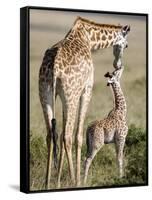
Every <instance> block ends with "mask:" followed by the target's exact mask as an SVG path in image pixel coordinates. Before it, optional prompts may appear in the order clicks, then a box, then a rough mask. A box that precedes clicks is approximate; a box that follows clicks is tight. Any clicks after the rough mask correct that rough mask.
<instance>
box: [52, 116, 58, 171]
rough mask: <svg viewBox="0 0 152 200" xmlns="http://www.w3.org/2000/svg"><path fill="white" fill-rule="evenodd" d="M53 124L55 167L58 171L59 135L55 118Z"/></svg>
mask: <svg viewBox="0 0 152 200" xmlns="http://www.w3.org/2000/svg"><path fill="white" fill-rule="evenodd" d="M51 122H52V139H53V158H54V167H55V168H56V169H57V165H58V159H57V154H58V145H57V140H58V134H57V131H56V119H55V118H53V119H52V121H51Z"/></svg>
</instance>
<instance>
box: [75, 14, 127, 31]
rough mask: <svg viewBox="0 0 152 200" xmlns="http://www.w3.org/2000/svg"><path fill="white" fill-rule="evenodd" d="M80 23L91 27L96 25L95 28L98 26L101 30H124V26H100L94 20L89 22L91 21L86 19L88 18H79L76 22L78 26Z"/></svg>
mask: <svg viewBox="0 0 152 200" xmlns="http://www.w3.org/2000/svg"><path fill="white" fill-rule="evenodd" d="M78 21H81V22H83V23H85V24H90V25H94V26H97V27H99V28H108V29H122V27H123V26H122V25H120V24H119V25H114V24H100V23H96V22H94V21H92V20H89V19H86V18H82V17H80V16H78V17H77V18H76V20H75V23H74V24H76V23H77V22H78Z"/></svg>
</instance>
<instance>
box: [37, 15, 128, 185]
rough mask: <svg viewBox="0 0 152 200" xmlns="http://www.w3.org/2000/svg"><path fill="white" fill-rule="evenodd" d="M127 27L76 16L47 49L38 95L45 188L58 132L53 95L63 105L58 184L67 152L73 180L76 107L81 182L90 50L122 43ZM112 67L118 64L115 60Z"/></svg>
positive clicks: (91, 71)
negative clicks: (44, 144) (44, 140)
mask: <svg viewBox="0 0 152 200" xmlns="http://www.w3.org/2000/svg"><path fill="white" fill-rule="evenodd" d="M129 31H130V27H129V26H128V25H126V26H120V25H119V26H115V25H109V24H98V23H95V22H92V21H89V20H87V19H84V18H81V17H77V19H76V21H75V22H74V25H73V27H72V28H71V30H70V31H69V32H68V34H67V35H66V36H65V38H64V39H63V40H61V41H60V42H58V43H57V44H55V45H54V46H52V47H51V48H50V49H48V50H46V52H45V55H44V58H43V62H42V65H41V67H40V72H39V96H40V101H41V105H42V108H43V113H44V118H45V122H46V127H47V146H48V161H47V173H46V188H49V184H50V177H51V163H52V154H53V155H54V162H55V165H56V166H57V152H56V151H57V134H56V131H55V126H56V119H55V98H56V95H59V96H60V98H61V101H62V107H63V132H62V134H61V136H60V137H61V148H60V160H59V166H58V187H60V178H61V171H62V166H63V160H64V154H65V152H66V155H67V160H68V167H69V172H70V178H71V181H72V183H73V184H74V183H75V175H74V168H73V160H72V135H73V129H74V124H75V119H76V113H77V109H78V108H79V110H78V123H77V130H76V140H75V145H76V185H77V186H79V185H80V161H81V147H82V143H83V124H84V119H85V115H86V111H87V108H88V104H89V101H90V98H91V94H92V87H93V83H94V66H93V62H92V57H91V50H96V49H104V48H108V47H110V46H113V45H117V43H119V44H120V43H122V44H123V43H124V41H125V40H126V37H127V33H128V32H129ZM114 67H115V68H117V67H118V66H116V63H114Z"/></svg>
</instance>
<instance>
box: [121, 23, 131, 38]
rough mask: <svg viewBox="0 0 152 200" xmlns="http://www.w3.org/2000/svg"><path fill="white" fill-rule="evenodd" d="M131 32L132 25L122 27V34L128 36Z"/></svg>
mask: <svg viewBox="0 0 152 200" xmlns="http://www.w3.org/2000/svg"><path fill="white" fill-rule="evenodd" d="M129 32H130V25H125V26H123V27H122V33H123V35H124V36H126V35H127V34H128V33H129Z"/></svg>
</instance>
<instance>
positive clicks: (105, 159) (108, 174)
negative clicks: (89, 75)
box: [30, 9, 147, 190]
mask: <svg viewBox="0 0 152 200" xmlns="http://www.w3.org/2000/svg"><path fill="white" fill-rule="evenodd" d="M77 16H81V17H85V18H87V19H89V20H93V21H95V22H97V23H106V24H107V23H109V24H115V25H118V24H121V25H126V24H128V25H130V26H131V32H130V33H129V35H128V44H129V47H128V49H126V50H125V52H124V57H123V64H124V66H125V70H124V72H123V75H122V78H121V86H122V90H123V92H124V95H125V97H126V101H127V108H128V113H127V121H128V125H129V127H130V129H129V134H128V139H127V142H126V149H125V154H126V157H125V166H126V170H125V177H124V178H123V179H122V180H119V179H118V177H117V174H116V171H117V167H116V164H115V150H114V148H113V145H109V146H106V147H104V148H103V150H101V152H100V153H99V155H97V157H96V159H95V160H94V162H93V165H92V167H91V168H90V171H89V179H88V186H91V187H92V186H109V185H110V186H113V185H120V184H143V183H145V181H146V160H144V159H143V157H144V156H145V155H146V147H145V144H146V48H147V47H146V17H145V16H133V15H118V14H103V13H99V14H98V13H83V12H67V11H53V10H36V9H31V10H30V136H31V137H30V187H31V190H41V189H44V182H45V170H46V169H45V168H46V158H47V151H46V143H45V137H46V127H45V122H44V119H43V113H42V108H41V105H40V101H39V93H38V74H39V68H40V65H41V62H42V59H43V56H44V52H45V50H46V49H47V48H50V47H51V46H52V45H54V44H55V43H57V42H58V41H60V40H62V39H63V38H64V37H65V35H66V34H67V32H68V31H69V30H70V28H71V27H72V26H73V23H74V21H75V19H76V17H77ZM112 51H113V50H112V48H108V49H103V50H98V51H96V52H93V53H92V57H93V62H94V68H95V82H94V88H93V93H92V99H91V102H90V105H89V108H88V112H87V115H86V119H85V125H84V146H83V151H82V161H83V160H84V157H85V153H86V147H85V131H86V128H87V125H88V124H89V123H90V122H91V121H94V120H95V119H103V118H104V117H106V116H107V114H108V113H109V111H110V110H111V109H112V107H113V98H112V94H111V90H110V89H109V87H107V86H106V80H105V78H104V74H105V73H106V72H107V71H112V70H113V66H112V63H113V53H112ZM61 113H62V107H61V102H60V99H59V98H57V102H56V118H57V129H58V133H61V130H62V129H61V127H62V123H61V122H62V115H61ZM141 141H142V144H141ZM129 145H130V146H129ZM131 145H132V146H131ZM141 148H142V149H144V150H142V152H141V151H140V149H141ZM131 149H132V150H131ZM73 151H75V149H74V148H73ZM139 151H140V152H139ZM138 153H139V154H140V155H137V154H138ZM128 155H129V156H128ZM140 159H141V160H140ZM145 159H146V156H145ZM74 160H75V156H74ZM136 162H137V163H136ZM130 166H131V167H130ZM67 173H68V169H67V163H66V161H65V166H64V171H63V176H62V187H69V179H68V176H67ZM53 174H54V175H53V176H52V180H51V181H52V186H51V188H55V182H56V180H55V178H54V176H55V174H56V171H54V172H53Z"/></svg>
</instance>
